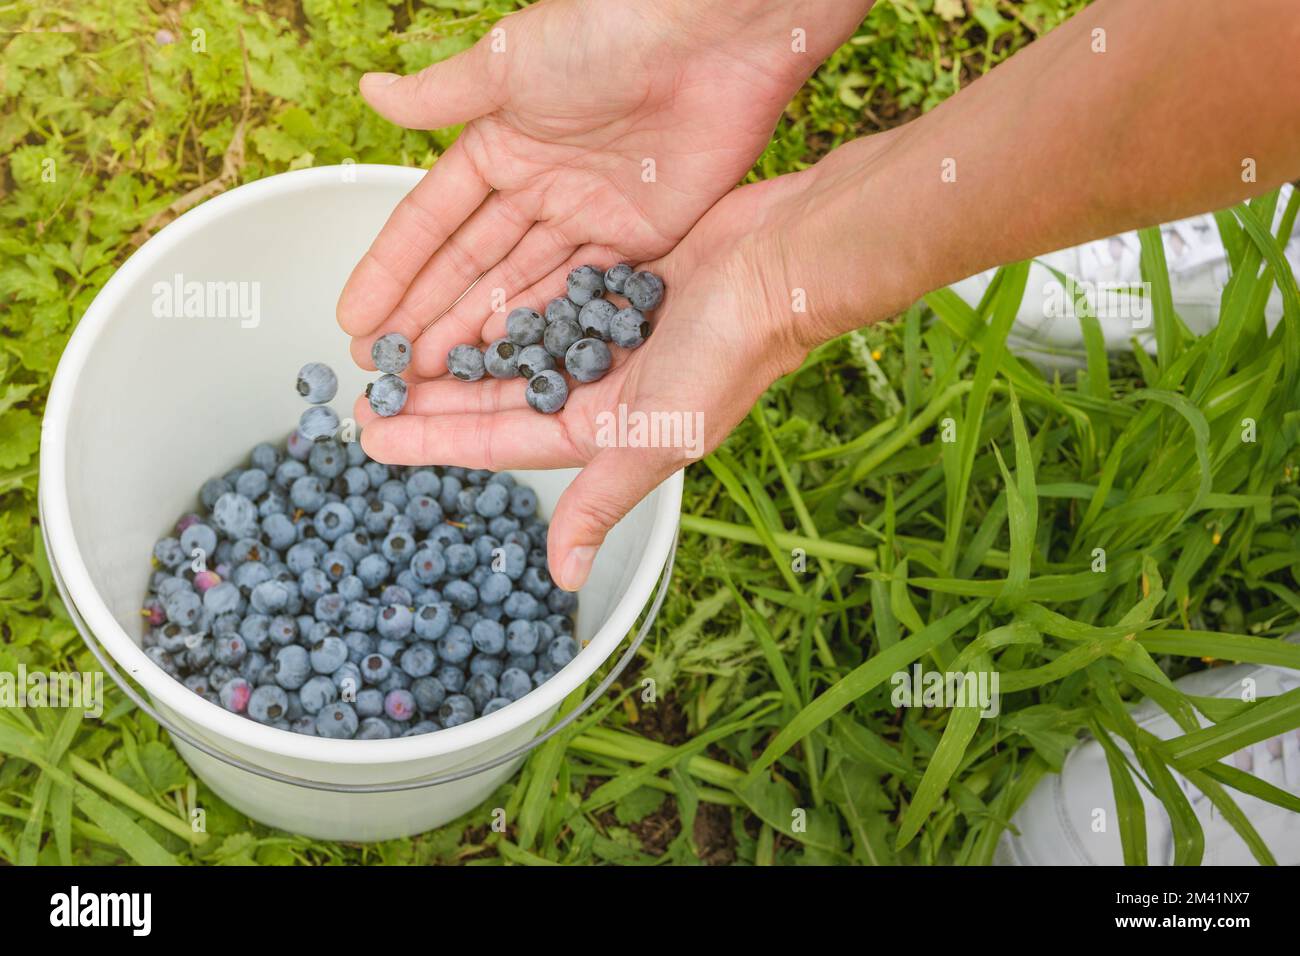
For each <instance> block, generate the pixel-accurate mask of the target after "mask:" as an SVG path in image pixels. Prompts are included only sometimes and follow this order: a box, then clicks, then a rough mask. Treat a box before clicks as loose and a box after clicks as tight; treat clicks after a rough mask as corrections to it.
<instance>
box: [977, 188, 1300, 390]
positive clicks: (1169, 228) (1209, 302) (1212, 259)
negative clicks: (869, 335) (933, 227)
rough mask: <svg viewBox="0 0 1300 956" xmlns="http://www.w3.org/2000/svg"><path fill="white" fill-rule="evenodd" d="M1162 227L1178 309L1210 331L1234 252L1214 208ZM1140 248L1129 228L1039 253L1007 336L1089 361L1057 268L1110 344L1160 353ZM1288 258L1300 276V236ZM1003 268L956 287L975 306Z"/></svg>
mask: <svg viewBox="0 0 1300 956" xmlns="http://www.w3.org/2000/svg"><path fill="white" fill-rule="evenodd" d="M1291 188H1292V187H1291V186H1289V185H1287V186H1283V187H1282V193H1281V196H1280V197H1279V199H1278V204H1277V209H1276V212H1275V214H1274V219H1273V229H1274V231H1275V232H1276V230H1277V228H1278V227H1279V224H1280V223H1281V219H1282V213H1283V211H1284V210H1285V208H1286V204H1287V200H1288V198H1289V197H1290V195H1291ZM1161 234H1162V235H1163V237H1164V247H1165V258H1166V260H1167V262H1168V265H1169V282H1170V288H1171V291H1172V293H1173V300H1174V308H1175V310H1176V311H1177V312H1178V314H1179V316H1181V317H1182V319H1183V322H1184V323H1186V325H1187V327H1188V328H1189V329H1190V330H1191V331H1192V332H1194V333H1196V334H1198V335H1199V334H1204V333H1205V332H1207V331H1209V330H1210V329H1211V328H1212V327H1213V326H1214V324H1215V323H1216V322H1217V321H1218V318H1219V309H1220V304H1221V298H1222V295H1223V288H1224V286H1225V285H1226V284H1227V281H1228V275H1229V271H1228V255H1227V252H1226V251H1225V250H1224V248H1223V242H1222V240H1220V238H1219V230H1218V227H1217V225H1216V224H1215V221H1214V216H1213V215H1210V214H1208V213H1207V214H1205V215H1201V216H1195V217H1193V218H1191V219H1182V220H1179V221H1178V222H1173V223H1169V224H1168V225H1165V226H1162V227H1161ZM1140 255H1141V245H1140V244H1139V242H1138V236H1137V233H1136V232H1126V233H1124V234H1122V235H1119V236H1111V237H1110V238H1108V239H1098V240H1095V241H1093V242H1088V243H1084V244H1083V245H1081V246H1074V247H1073V248H1070V249H1062V250H1060V251H1059V252H1052V253H1048V254H1047V255H1045V256H1039V257H1038V258H1037V259H1035V260H1034V261H1033V264H1032V265H1031V266H1030V269H1029V279H1028V282H1027V283H1026V285H1025V295H1024V298H1023V300H1022V301H1021V303H1020V309H1019V312H1018V313H1017V316H1016V323H1015V326H1014V327H1013V328H1012V331H1011V334H1010V336H1008V340H1007V341H1008V344H1009V345H1010V347H1011V350H1012V351H1013V352H1015V353H1016V354H1018V355H1023V356H1025V357H1026V358H1029V359H1031V360H1033V361H1035V362H1037V363H1038V364H1040V365H1042V366H1045V367H1047V368H1062V369H1070V368H1078V367H1080V366H1082V365H1083V363H1084V352H1083V334H1082V332H1081V330H1080V327H1079V321H1078V319H1077V318H1076V317H1075V313H1074V311H1073V308H1072V306H1071V304H1070V303H1069V302H1067V301H1066V298H1065V294H1064V287H1063V286H1062V283H1061V280H1060V279H1059V278H1058V277H1057V276H1056V275H1055V274H1054V273H1053V271H1052V270H1053V269H1054V270H1056V272H1060V273H1062V274H1064V275H1067V276H1069V277H1070V278H1071V279H1073V280H1074V281H1075V282H1076V283H1078V284H1079V286H1080V287H1081V288H1082V289H1083V290H1084V292H1085V293H1086V294H1087V295H1088V300H1089V303H1090V304H1091V305H1092V307H1093V311H1094V313H1095V314H1096V316H1097V319H1098V321H1099V322H1100V324H1101V330H1102V334H1103V335H1104V336H1105V339H1106V348H1107V349H1108V350H1110V351H1128V350H1129V349H1130V348H1131V344H1130V343H1131V340H1132V339H1133V338H1135V337H1136V338H1137V339H1138V341H1139V342H1140V343H1141V344H1142V346H1143V347H1144V348H1146V349H1147V351H1149V352H1154V351H1155V334H1154V331H1153V329H1152V323H1151V316H1150V311H1149V308H1147V305H1146V302H1145V301H1144V300H1143V299H1142V298H1141V297H1140V296H1138V295H1134V294H1131V292H1130V290H1132V289H1135V288H1138V287H1140V285H1141V282H1142V270H1141V267H1140V264H1139V260H1140ZM1286 257H1287V259H1288V261H1290V263H1291V268H1292V269H1293V270H1295V272H1296V274H1297V275H1300V238H1292V239H1291V241H1290V242H1288V243H1287V246H1286ZM1049 266H1050V268H1049ZM996 271H997V270H996V269H990V270H988V271H986V272H981V273H979V274H978V275H974V276H971V277H970V278H968V279H963V280H962V281H960V282H958V283H956V284H954V285H953V286H952V289H953V291H955V292H956V293H957V294H958V295H960V296H961V297H962V298H963V299H965V300H966V301H967V302H968V303H970V304H971V305H975V304H977V303H978V302H979V301H980V299H981V298H982V297H983V295H984V293H985V292H986V291H987V290H988V287H989V283H990V282H992V280H993V276H994V274H995V273H996ZM1281 317H1282V296H1281V293H1279V292H1278V291H1277V289H1276V288H1274V289H1273V292H1272V295H1271V297H1270V298H1269V302H1268V306H1267V308H1266V309H1265V318H1266V321H1267V323H1268V327H1269V329H1270V330H1271V329H1272V328H1273V327H1274V326H1275V325H1276V324H1277V322H1278V321H1279V320H1280V319H1281Z"/></svg>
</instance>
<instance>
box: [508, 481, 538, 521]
mask: <svg viewBox="0 0 1300 956" xmlns="http://www.w3.org/2000/svg"><path fill="white" fill-rule="evenodd" d="M510 513H511V514H512V515H514V516H515V517H516V518H531V517H532V516H533V515H535V514H536V513H537V492H535V491H533V489H531V488H525V487H524V486H523V485H520V486H518V487H516V488H513V489H511V491H510Z"/></svg>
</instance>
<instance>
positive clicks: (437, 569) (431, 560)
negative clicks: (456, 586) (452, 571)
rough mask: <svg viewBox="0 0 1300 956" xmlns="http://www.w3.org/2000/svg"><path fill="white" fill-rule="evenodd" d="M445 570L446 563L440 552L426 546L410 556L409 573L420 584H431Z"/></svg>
mask: <svg viewBox="0 0 1300 956" xmlns="http://www.w3.org/2000/svg"><path fill="white" fill-rule="evenodd" d="M446 570H447V562H446V560H445V559H444V558H443V556H442V552H440V551H436V550H434V549H433V548H430V547H428V546H427V545H426V546H425V547H423V548H421V549H420V550H419V551H417V552H415V554H414V555H412V556H411V573H412V574H414V575H415V579H416V580H417V581H419V582H420V583H421V584H432V583H433V582H434V581H437V580H438V579H439V578H440V577H442V575H443V574H444V573H445V572H446Z"/></svg>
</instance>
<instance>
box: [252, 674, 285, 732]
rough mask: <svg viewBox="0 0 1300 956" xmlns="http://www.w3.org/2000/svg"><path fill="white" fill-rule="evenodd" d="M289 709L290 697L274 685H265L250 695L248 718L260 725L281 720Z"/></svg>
mask: <svg viewBox="0 0 1300 956" xmlns="http://www.w3.org/2000/svg"><path fill="white" fill-rule="evenodd" d="M288 709H289V696H288V695H287V694H286V693H285V692H284V690H283V689H282V688H279V687H276V686H275V685H274V684H263V685H262V686H261V687H258V688H256V689H255V690H254V691H253V692H252V693H251V694H249V695H248V716H249V717H252V718H253V719H254V720H256V721H257V722H258V723H262V724H269V723H271V722H272V721H275V720H279V719H280V718H281V717H283V716H284V714H285V712H286V711H287V710H288Z"/></svg>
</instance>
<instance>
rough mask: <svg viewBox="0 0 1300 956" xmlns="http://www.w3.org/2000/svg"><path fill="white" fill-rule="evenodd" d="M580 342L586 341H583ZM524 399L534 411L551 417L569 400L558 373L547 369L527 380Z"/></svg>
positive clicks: (565, 385) (567, 392)
mask: <svg viewBox="0 0 1300 956" xmlns="http://www.w3.org/2000/svg"><path fill="white" fill-rule="evenodd" d="M582 341H584V342H585V341H587V340H586V339H583V340H582ZM574 347H575V348H576V347H577V346H574ZM574 377H575V378H576V377H577V376H574ZM598 377H599V376H598ZM524 397H525V398H526V399H527V400H528V404H529V405H530V406H531V407H532V408H533V409H534V410H535V411H539V412H541V413H542V414H544V415H553V414H555V413H556V412H558V411H559V410H560V409H561V408H563V407H564V403H565V402H567V401H568V400H569V385H568V383H567V382H565V381H564V376H563V375H561V374H560V373H559V372H557V371H555V370H554V369H547V370H546V371H545V372H539V373H537V374H536V375H534V376H533V377H532V378H531V379H529V380H528V388H527V389H525V390H524Z"/></svg>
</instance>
